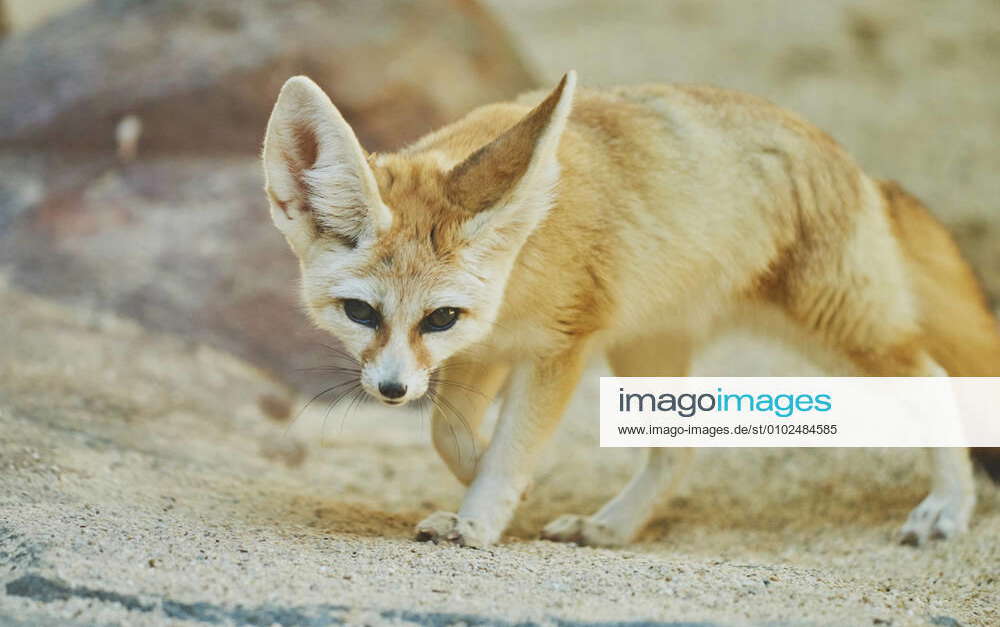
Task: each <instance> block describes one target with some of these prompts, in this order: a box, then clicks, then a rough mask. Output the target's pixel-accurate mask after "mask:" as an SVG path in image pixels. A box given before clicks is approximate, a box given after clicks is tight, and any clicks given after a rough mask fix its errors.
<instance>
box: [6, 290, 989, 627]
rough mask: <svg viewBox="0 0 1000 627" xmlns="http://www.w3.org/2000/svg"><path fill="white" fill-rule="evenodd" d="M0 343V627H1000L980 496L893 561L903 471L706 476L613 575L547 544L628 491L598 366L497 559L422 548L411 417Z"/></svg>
mask: <svg viewBox="0 0 1000 627" xmlns="http://www.w3.org/2000/svg"><path fill="white" fill-rule="evenodd" d="M0 320H2V322H0V346H3V347H4V349H5V350H4V359H3V360H0V460H2V472H0V568H2V570H0V572H2V579H3V580H4V583H5V584H6V588H5V591H6V594H5V595H0V623H2V622H3V621H4V620H8V621H11V622H14V619H15V618H17V619H19V620H21V621H23V622H24V623H26V624H36V623H41V624H45V623H49V624H67V623H69V624H74V623H79V624H92V623H124V624H161V623H163V622H166V621H168V620H169V621H178V622H181V623H183V622H185V621H188V622H191V623H192V624H194V623H204V622H217V621H222V622H230V621H231V622H237V623H239V622H255V623H256V624H270V623H271V622H277V623H280V624H328V623H331V622H338V621H341V620H344V621H347V622H350V623H383V622H387V621H388V622H392V621H402V622H407V621H410V622H420V623H430V624H450V623H453V622H461V621H465V622H466V623H480V622H482V621H486V622H490V621H498V622H499V623H501V624H503V623H504V621H511V622H517V621H521V620H532V621H538V622H541V623H543V624H545V623H547V622H553V621H578V622H581V623H586V622H588V621H591V622H592V621H598V622H603V621H620V620H636V621H646V620H653V621H713V622H715V621H717V622H722V623H737V624H742V623H754V624H770V623H778V624H871V623H872V622H873V621H875V622H876V623H878V621H891V622H892V624H894V625H907V624H917V625H920V624H929V621H930V620H931V619H934V618H935V617H937V618H936V620H938V623H936V624H943V625H949V624H954V623H951V622H947V620H946V618H948V619H953V620H956V621H959V622H960V623H962V624H979V625H990V624H997V622H998V621H1000V611H998V605H1000V598H998V588H1000V543H998V542H997V538H998V537H1000V494H998V491H997V490H996V489H994V488H993V486H989V485H986V481H985V480H983V479H980V482H981V484H982V485H981V486H980V487H981V489H982V494H983V496H982V498H981V501H980V505H979V509H978V512H977V515H976V519H975V524H974V526H973V529H972V532H971V533H970V534H968V535H967V536H965V537H962V538H959V539H957V540H955V541H953V542H950V543H947V544H944V543H937V544H934V545H931V546H929V547H925V548H921V549H914V548H911V547H904V546H897V545H896V544H895V543H894V542H893V541H892V537H893V534H894V532H895V530H896V528H897V526H898V525H899V524H900V523H901V521H902V520H903V518H904V517H905V516H906V513H907V512H908V510H909V508H910V507H912V506H913V505H914V504H915V503H917V502H918V501H919V499H920V498H921V497H922V496H923V493H924V490H925V489H926V483H927V477H926V465H925V464H924V463H923V459H922V458H921V456H920V455H919V454H918V453H917V452H914V451H909V450H896V451H881V450H767V449H744V450H710V451H703V452H702V454H701V455H700V457H699V458H698V460H697V461H696V464H697V465H696V467H695V470H694V472H693V477H692V481H691V482H690V483H689V485H688V488H687V490H685V491H684V492H683V493H682V494H681V495H680V496H679V497H678V498H676V499H674V500H673V501H672V502H670V503H668V504H665V506H664V507H663V508H662V509H661V511H660V513H659V515H658V516H657V518H656V520H655V522H654V523H653V524H652V526H651V527H650V528H649V530H648V531H647V532H646V533H645V534H644V535H643V536H642V538H641V539H640V541H639V542H638V543H637V544H635V545H633V546H631V547H629V548H628V549H626V550H602V549H590V548H580V547H574V546H566V545H560V544H555V543H550V542H545V541H540V540H536V539H535V538H536V536H537V533H538V531H539V530H540V528H541V527H542V526H543V525H544V524H545V522H547V521H548V520H550V519H552V518H555V517H556V516H558V515H560V514H563V513H567V512H588V511H591V510H593V509H594V508H595V507H597V506H598V505H599V504H600V503H601V502H602V501H603V500H604V499H606V498H608V497H610V496H611V495H612V494H613V493H614V492H615V491H616V490H618V489H619V488H620V487H621V485H622V484H623V483H624V481H625V479H626V477H627V474H628V472H629V470H630V468H631V466H632V463H633V460H632V456H631V454H630V452H628V451H621V450H600V449H599V448H598V447H597V445H596V423H597V415H596V410H595V398H594V394H595V388H596V385H595V384H596V377H597V376H598V375H599V374H600V372H601V368H600V365H595V367H594V369H592V370H591V371H590V372H589V373H588V376H587V381H586V383H585V385H584V386H583V387H582V389H581V391H580V394H579V395H578V397H577V398H576V400H575V401H574V403H573V406H572V408H571V410H570V412H569V415H568V418H567V420H566V422H565V424H564V426H563V428H562V429H561V431H560V432H559V434H558V435H557V437H556V441H555V443H554V444H555V445H554V447H553V451H559V454H558V455H556V454H554V453H550V454H549V456H548V458H547V460H546V462H545V463H544V464H543V467H542V469H541V471H540V473H539V479H538V485H537V486H536V488H535V490H534V492H533V493H532V494H531V496H530V498H529V499H528V500H527V502H526V503H525V504H524V506H523V507H522V508H521V512H520V514H519V515H518V517H517V519H516V521H515V523H514V525H513V527H512V529H511V532H510V534H509V535H508V536H507V537H506V538H505V539H504V542H503V544H501V545H499V546H497V547H495V548H492V549H490V550H485V551H476V550H472V549H459V548H455V547H451V546H435V545H433V544H421V543H416V542H414V541H412V540H411V539H410V538H411V529H412V527H413V525H414V524H415V523H416V522H417V521H418V520H420V519H421V518H422V517H423V516H425V515H426V514H428V513H430V512H432V511H435V510H438V509H453V508H455V507H456V506H457V505H458V502H459V499H460V497H461V494H462V489H461V487H460V486H459V485H458V483H457V482H456V481H455V480H454V479H452V478H451V476H450V475H449V474H448V473H447V471H446V470H445V468H444V466H443V465H442V464H441V463H440V462H439V461H438V460H437V459H436V456H435V454H434V453H433V451H432V449H431V447H430V446H429V444H428V442H427V435H426V426H427V418H426V415H425V414H422V413H420V412H418V411H401V412H393V411H386V410H382V409H376V408H374V407H371V406H359V407H355V408H353V409H352V410H348V409H347V408H339V409H337V410H335V411H334V412H332V413H331V414H330V415H329V416H325V415H324V414H325V411H326V405H324V404H322V403H316V404H314V405H313V406H312V407H311V408H310V409H309V410H307V411H306V412H305V413H303V414H302V415H301V416H299V418H298V419H297V420H296V421H295V422H294V423H293V424H290V423H289V422H288V421H282V420H278V419H276V418H275V417H273V416H275V415H278V416H280V414H281V412H280V411H275V409H274V407H273V406H275V405H280V403H277V402H276V400H275V399H280V398H284V397H285V394H286V392H285V391H284V390H283V389H282V387H281V386H279V385H277V384H275V383H274V382H272V381H270V380H268V379H267V378H265V377H263V376H262V375H261V374H260V373H258V372H256V371H255V370H253V369H251V368H249V367H247V366H245V365H244V364H242V363H241V362H239V361H237V360H235V359H234V358H232V357H229V356H227V355H224V354H220V353H218V352H215V351H213V350H211V349H207V348H205V347H203V346H198V345H193V344H191V343H188V342H185V341H183V340H179V339H176V338H171V337H162V336H155V335H150V334H148V333H147V332H145V331H143V330H141V329H139V328H137V327H136V326H135V325H134V324H132V323H130V322H127V321H122V320H116V319H114V318H109V317H107V316H102V315H95V314H90V315H81V314H80V313H78V312H72V311H68V310H65V309H62V308H60V307H58V306H55V305H52V304H50V303H47V302H44V301H42V300H39V299H37V298H36V297H32V296H27V295H24V294H21V293H18V292H15V291H12V290H7V291H3V292H0ZM729 350H730V349H729V348H727V349H725V350H722V351H720V352H718V353H717V354H716V355H715V356H713V355H708V356H707V357H706V359H704V360H703V361H702V363H701V364H700V365H699V368H698V371H699V372H703V373H708V372H712V371H713V359H715V360H720V361H721V358H722V357H723V356H724V355H725V354H728V351H729ZM745 352H747V353H748V354H749V353H750V352H751V351H749V350H746V351H745ZM774 363H777V361H775V362H774ZM262 398H264V399H271V400H270V402H268V401H264V402H262ZM301 403H302V399H298V400H296V401H295V406H296V407H299V406H301ZM262 406H263V408H262ZM940 617H946V618H940ZM942 621H944V622H942ZM15 624H16V623H15Z"/></svg>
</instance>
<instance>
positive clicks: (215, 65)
mask: <svg viewBox="0 0 1000 627" xmlns="http://www.w3.org/2000/svg"><path fill="white" fill-rule="evenodd" d="M293 74H308V75H310V76H311V77H312V78H313V79H315V80H316V81H317V82H318V83H319V84H320V85H321V86H323V87H324V88H325V89H326V90H327V92H328V93H329V94H330V95H331V96H332V97H333V99H334V101H335V102H336V103H337V104H338V106H340V107H341V110H342V111H343V112H344V114H345V116H346V117H347V118H348V120H350V121H351V122H352V123H353V124H354V125H355V128H356V129H357V131H358V135H359V136H360V138H361V140H362V142H363V143H364V144H365V145H366V146H367V147H368V148H370V149H373V150H382V149H385V148H388V147H393V146H397V145H398V144H400V143H401V142H406V141H409V140H411V139H414V138H416V137H418V136H419V135H421V134H422V133H424V132H426V131H428V130H430V129H431V128H433V127H435V126H437V125H440V124H443V123H445V122H448V121H451V120H452V119H454V118H456V117H457V116H459V115H461V114H463V113H465V112H466V111H468V110H469V109H470V108H472V107H474V106H476V105H479V104H483V103H486V102H491V101H494V100H500V99H504V98H509V97H510V96H511V95H513V94H515V93H517V92H518V91H521V90H523V89H526V88H528V87H530V86H532V79H531V77H530V75H529V73H528V71H527V70H526V69H525V66H524V64H523V63H522V62H521V60H520V59H519V57H518V56H517V54H516V53H515V52H514V50H513V48H512V47H511V45H510V43H509V41H508V39H507V37H506V36H505V34H504V32H503V31H502V29H501V28H500V27H499V26H498V25H497V23H496V22H494V20H493V19H491V17H490V16H489V14H488V13H487V12H486V11H484V10H483V9H481V8H480V7H479V6H478V5H477V4H476V3H475V2H473V1H471V0H421V1H419V2H417V1H409V2H407V1H400V0H394V1H392V2H388V1H372V2H353V1H350V0H328V1H325V2H316V1H315V0H292V1H287V0H239V1H227V2H221V1H216V2H204V1H202V0H157V1H155V2H152V1H149V0H99V1H96V2H92V3H89V4H86V5H84V6H82V7H80V8H78V9H76V10H73V11H70V12H69V13H66V14H64V15H61V16H59V17H57V18H56V19H54V20H52V21H50V22H49V23H47V24H44V25H43V26H41V27H39V28H37V29H35V30H32V31H29V32H27V33H24V34H20V35H15V36H12V37H10V38H8V39H7V40H6V41H4V43H3V44H2V46H0V91H2V97H0V147H2V146H4V145H7V146H10V145H15V146H29V147H31V148H38V147H45V148H49V149H55V150H66V149H69V148H73V149H88V150H93V149H99V150H112V149H113V148H114V130H115V126H116V125H117V124H118V123H119V121H120V120H121V119H122V118H124V117H125V116H128V115H136V116H138V118H139V119H140V120H141V121H142V129H143V130H142V146H143V149H144V150H147V151H148V150H151V149H152V150H194V151H198V152H199V153H202V154H203V153H204V152H205V151H230V150H236V151H243V152H247V153H255V152H256V151H257V150H258V148H259V144H260V141H261V138H262V133H263V130H264V126H265V123H266V121H267V116H268V114H269V113H270V110H271V106H272V105H273V104H274V98H275V95H276V94H277V92H278V88H279V87H280V86H281V84H282V83H283V82H284V80H285V79H286V78H288V77H289V76H291V75H293Z"/></svg>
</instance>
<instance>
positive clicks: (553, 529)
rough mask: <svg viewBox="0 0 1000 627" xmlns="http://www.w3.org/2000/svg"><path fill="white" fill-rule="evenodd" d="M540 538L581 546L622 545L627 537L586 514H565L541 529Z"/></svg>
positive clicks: (626, 540)
mask: <svg viewBox="0 0 1000 627" xmlns="http://www.w3.org/2000/svg"><path fill="white" fill-rule="evenodd" d="M542 538H543V539H545V540H552V541H553V542H575V543H576V544H579V545H582V546H605V547H610V546H622V545H623V544H626V543H627V542H628V541H629V537H628V536H627V535H625V534H623V533H621V532H620V531H618V530H617V529H615V528H614V527H612V526H611V525H608V524H606V523H602V522H598V521H596V520H594V519H593V518H590V517H587V516H577V515H576V514H566V515H564V516H560V517H559V518H556V519H555V520H553V521H552V522H550V523H549V524H547V525H545V528H544V529H542Z"/></svg>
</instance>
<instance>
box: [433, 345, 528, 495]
mask: <svg viewBox="0 0 1000 627" xmlns="http://www.w3.org/2000/svg"><path fill="white" fill-rule="evenodd" d="M509 371H510V368H509V367H508V366H507V365H506V364H478V363H474V364H469V365H465V364H463V365H457V364H452V363H447V364H445V365H444V366H443V367H442V368H441V369H440V370H439V371H438V372H437V373H436V374H435V379H436V381H435V385H436V388H437V389H436V390H435V392H434V397H433V401H434V415H433V417H432V418H431V437H432V439H433V440H434V448H436V449H437V452H438V455H440V456H441V459H443V460H444V462H445V464H447V465H448V468H449V469H450V470H451V472H452V473H453V474H454V475H455V477H456V478H457V479H458V480H459V481H461V482H462V483H464V484H465V485H469V484H470V483H472V480H473V479H474V478H475V476H476V466H477V465H478V463H479V458H480V457H481V456H482V454H483V452H484V451H485V450H486V442H485V440H483V437H482V435H480V432H479V425H480V423H482V421H483V415H484V414H485V413H486V410H487V408H489V406H490V403H492V402H493V399H494V397H496V394H497V392H498V391H499V390H500V388H501V386H503V383H504V381H506V380H507V373H508V372H509Z"/></svg>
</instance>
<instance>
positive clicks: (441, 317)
mask: <svg viewBox="0 0 1000 627" xmlns="http://www.w3.org/2000/svg"><path fill="white" fill-rule="evenodd" d="M458 314H459V312H458V310H457V309H455V308H454V307H438V308H437V309H435V310H434V311H432V312H430V313H429V314H427V317H425V318H424V320H423V322H421V323H420V328H421V330H422V331H423V332H424V333H435V332H437V331H447V330H448V329H450V328H452V327H453V326H455V322H456V321H457V320H458Z"/></svg>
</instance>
